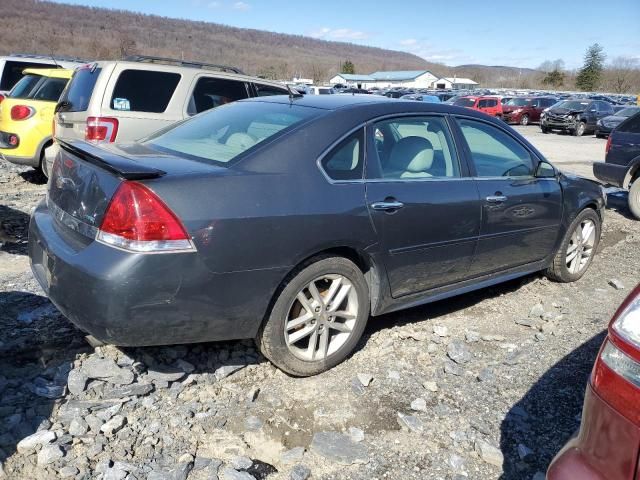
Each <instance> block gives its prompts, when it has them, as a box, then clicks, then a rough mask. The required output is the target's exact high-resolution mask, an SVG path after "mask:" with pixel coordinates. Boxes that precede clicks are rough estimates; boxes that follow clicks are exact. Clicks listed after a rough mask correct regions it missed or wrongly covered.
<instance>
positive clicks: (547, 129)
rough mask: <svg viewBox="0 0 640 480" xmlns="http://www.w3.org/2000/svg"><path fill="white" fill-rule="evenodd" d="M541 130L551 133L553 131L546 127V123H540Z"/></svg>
mask: <svg viewBox="0 0 640 480" xmlns="http://www.w3.org/2000/svg"><path fill="white" fill-rule="evenodd" d="M540 130H542V133H549V132H550V131H551V129H550V128H549V127H545V126H544V125H540Z"/></svg>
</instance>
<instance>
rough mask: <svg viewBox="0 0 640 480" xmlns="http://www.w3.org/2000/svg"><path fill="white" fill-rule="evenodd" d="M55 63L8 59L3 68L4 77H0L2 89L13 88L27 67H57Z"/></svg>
mask: <svg viewBox="0 0 640 480" xmlns="http://www.w3.org/2000/svg"><path fill="white" fill-rule="evenodd" d="M55 66H56V65H55V63H53V62H51V63H47V62H41V63H33V62H12V61H10V60H7V61H6V62H5V63H4V69H3V70H2V78H0V90H11V88H13V86H14V85H15V84H16V83H18V80H20V79H21V78H22V77H23V75H22V71H23V70H24V69H26V68H55Z"/></svg>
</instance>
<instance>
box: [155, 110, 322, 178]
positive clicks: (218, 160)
mask: <svg viewBox="0 0 640 480" xmlns="http://www.w3.org/2000/svg"><path fill="white" fill-rule="evenodd" d="M321 113H322V110H318V109H315V108H308V107H301V106H297V105H291V104H289V103H286V104H284V103H271V102H246V103H244V102H236V103H231V104H227V105H223V106H221V107H218V108H216V109H214V110H208V111H206V112H204V113H202V114H200V115H197V116H195V117H193V118H191V119H189V120H187V121H185V122H182V123H180V124H178V125H176V126H175V127H173V128H170V129H169V130H164V131H161V132H160V133H159V134H158V135H156V136H154V137H151V138H150V139H148V140H146V141H145V142H143V143H144V144H146V145H147V146H150V147H152V148H156V149H158V150H161V151H164V152H167V153H171V154H173V155H179V156H186V157H189V158H194V159H197V160H205V161H207V162H212V163H215V164H218V165H225V164H228V163H229V162H231V161H232V160H234V159H235V158H237V157H238V156H240V155H241V154H242V153H244V152H246V151H247V150H249V149H251V148H253V147H256V146H257V145H260V144H262V143H264V142H265V141H267V140H269V139H272V138H276V137H277V136H278V135H279V134H282V133H284V132H285V131H287V130H290V129H292V128H293V127H295V126H297V125H299V124H301V123H303V122H304V121H305V120H306V119H308V118H311V117H314V116H318V115H320V114H321Z"/></svg>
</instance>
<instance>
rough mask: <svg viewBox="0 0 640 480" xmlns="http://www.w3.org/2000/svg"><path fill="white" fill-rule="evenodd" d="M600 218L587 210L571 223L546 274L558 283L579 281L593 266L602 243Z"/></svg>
mask: <svg viewBox="0 0 640 480" xmlns="http://www.w3.org/2000/svg"><path fill="white" fill-rule="evenodd" d="M600 231H601V223H600V217H599V216H598V214H597V213H596V211H595V210H593V209H592V208H586V209H584V210H583V211H581V212H580V213H579V214H578V216H577V217H576V218H575V219H574V220H573V222H571V225H570V226H569V228H568V229H567V233H565V236H564V238H563V239H562V243H561V244H560V248H559V249H558V251H557V252H556V256H555V257H554V259H553V263H552V264H551V266H550V267H549V268H548V269H547V271H546V274H547V276H548V277H549V278H551V279H552V280H555V281H557V282H563V283H568V282H575V281H576V280H579V279H580V278H581V277H582V276H583V275H584V273H585V272H586V271H587V269H588V268H589V265H591V262H592V261H593V256H594V255H595V253H596V250H597V248H598V243H599V242H600Z"/></svg>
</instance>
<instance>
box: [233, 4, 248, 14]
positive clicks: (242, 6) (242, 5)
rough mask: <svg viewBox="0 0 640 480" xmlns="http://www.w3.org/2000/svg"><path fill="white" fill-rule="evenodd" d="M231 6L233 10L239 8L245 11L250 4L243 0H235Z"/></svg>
mask: <svg viewBox="0 0 640 480" xmlns="http://www.w3.org/2000/svg"><path fill="white" fill-rule="evenodd" d="M233 8H234V9H235V10H241V11H243V12H246V11H247V10H250V9H251V5H249V4H248V3H245V2H235V3H234V4H233Z"/></svg>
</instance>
